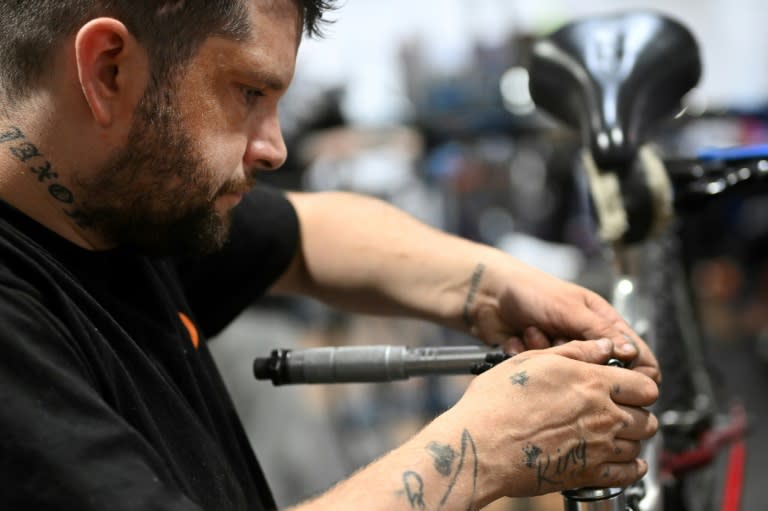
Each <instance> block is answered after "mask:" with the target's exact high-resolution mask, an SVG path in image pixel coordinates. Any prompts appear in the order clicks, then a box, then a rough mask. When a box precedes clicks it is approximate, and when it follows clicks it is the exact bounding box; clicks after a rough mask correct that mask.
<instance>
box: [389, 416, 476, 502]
mask: <svg viewBox="0 0 768 511" xmlns="http://www.w3.org/2000/svg"><path fill="white" fill-rule="evenodd" d="M426 450H427V452H428V453H429V455H430V456H432V460H433V466H434V468H435V470H436V471H437V473H438V474H440V475H441V476H442V477H444V478H447V479H448V487H447V488H446V490H445V492H444V493H443V494H442V496H441V498H440V500H439V501H438V502H437V506H436V507H434V508H433V509H436V510H440V509H443V508H444V507H445V506H446V504H448V502H449V501H450V499H451V496H452V495H453V490H454V488H455V486H456V483H457V482H458V480H459V477H462V476H466V477H469V478H470V482H471V485H472V493H471V495H470V498H469V504H467V506H468V507H467V511H472V510H474V505H473V504H472V502H474V500H475V491H476V490H477V471H478V461H477V447H476V446H475V441H474V440H473V439H472V435H471V434H470V433H469V431H467V430H466V429H465V430H464V431H463V433H462V435H461V441H460V447H459V451H458V452H457V451H456V449H454V448H453V447H452V446H450V445H447V444H441V443H439V442H430V443H429V445H427V447H426ZM402 480H403V490H402V491H400V492H398V493H400V494H401V495H405V497H406V498H407V499H408V505H409V506H410V509H417V510H419V511H423V510H425V509H427V502H426V500H425V492H426V488H425V483H424V478H423V477H422V476H421V474H419V473H418V472H414V471H413V470H408V471H405V472H403V475H402ZM430 509H432V508H431V507H430Z"/></svg>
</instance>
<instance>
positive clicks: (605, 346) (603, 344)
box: [597, 338, 613, 353]
mask: <svg viewBox="0 0 768 511" xmlns="http://www.w3.org/2000/svg"><path fill="white" fill-rule="evenodd" d="M597 345H598V346H599V347H600V350H602V351H603V352H604V353H610V352H611V351H613V343H612V342H611V340H610V339H605V338H603V339H598V340H597Z"/></svg>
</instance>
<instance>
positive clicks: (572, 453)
mask: <svg viewBox="0 0 768 511" xmlns="http://www.w3.org/2000/svg"><path fill="white" fill-rule="evenodd" d="M523 464H525V466H526V467H528V468H530V469H533V470H536V483H537V487H538V491H543V490H547V489H552V488H553V487H561V486H563V484H565V483H566V482H567V481H566V479H567V478H569V477H570V478H573V476H574V475H576V474H577V473H578V472H580V471H582V470H584V469H585V468H586V467H587V441H586V440H585V439H583V438H582V439H580V440H579V443H578V444H577V445H576V446H574V447H571V448H570V449H568V450H567V451H566V452H562V451H561V450H560V449H557V451H556V453H555V454H553V455H550V454H546V453H545V452H544V451H542V449H541V448H540V447H539V446H537V445H534V444H528V445H526V446H525V447H523Z"/></svg>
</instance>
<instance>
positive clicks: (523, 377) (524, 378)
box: [509, 371, 529, 387]
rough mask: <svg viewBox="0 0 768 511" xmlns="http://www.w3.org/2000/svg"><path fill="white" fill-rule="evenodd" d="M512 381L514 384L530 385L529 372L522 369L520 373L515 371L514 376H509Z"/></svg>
mask: <svg viewBox="0 0 768 511" xmlns="http://www.w3.org/2000/svg"><path fill="white" fill-rule="evenodd" d="M509 379H510V381H511V382H512V385H520V386H521V387H525V386H526V385H528V380H529V378H528V373H527V372H526V371H521V372H519V373H515V374H513V375H512V376H510V377H509Z"/></svg>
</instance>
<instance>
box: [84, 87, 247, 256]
mask: <svg viewBox="0 0 768 511" xmlns="http://www.w3.org/2000/svg"><path fill="white" fill-rule="evenodd" d="M175 103H176V102H175V101H174V98H173V97H170V96H169V97H162V96H161V95H160V94H159V93H157V92H153V91H148V92H147V93H146V94H145V95H144V97H143V98H142V100H141V102H140V104H139V106H138V107H137V112H136V120H135V121H134V125H133V127H132V128H131V132H130V134H129V136H128V142H127V144H126V147H125V148H124V149H122V150H120V151H118V152H117V153H116V154H114V155H113V156H112V157H111V158H110V160H109V161H108V162H107V163H106V164H105V165H104V166H103V168H102V169H101V170H100V171H99V172H98V173H97V174H96V177H95V178H94V179H91V180H88V181H83V182H80V183H78V185H79V187H80V188H81V189H82V192H81V193H82V197H84V200H83V201H82V204H81V209H82V212H83V213H84V215H85V218H86V219H87V221H88V226H89V228H91V229H95V230H97V231H98V232H99V234H101V235H102V236H103V237H104V238H105V240H106V241H107V242H109V243H110V244H113V245H122V246H125V245H128V246H134V247H136V248H138V249H140V250H141V251H143V252H145V253H148V254H154V255H193V254H207V253H210V252H213V251H216V250H218V249H219V248H221V247H222V246H223V244H224V243H225V242H226V240H227V237H228V234H229V228H230V217H229V215H225V216H223V217H222V216H221V215H219V214H218V213H217V211H216V210H215V206H214V201H215V199H216V197H218V196H220V195H221V194H223V193H225V192H226V191H230V190H232V189H242V188H243V187H242V186H239V185H237V184H233V183H227V185H225V186H224V187H223V188H222V189H221V190H217V191H215V192H216V193H215V194H214V190H211V188H210V185H209V183H208V181H207V179H209V178H210V176H212V175H213V172H212V171H210V170H209V169H208V168H207V167H206V165H205V163H204V161H203V158H202V156H200V154H199V152H198V151H197V150H196V149H195V147H194V144H193V142H192V140H191V139H190V137H189V136H188V135H187V133H186V132H185V131H184V130H183V128H182V126H183V124H182V120H181V119H180V118H179V116H178V114H177V112H178V110H177V109H176V108H175Z"/></svg>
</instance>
